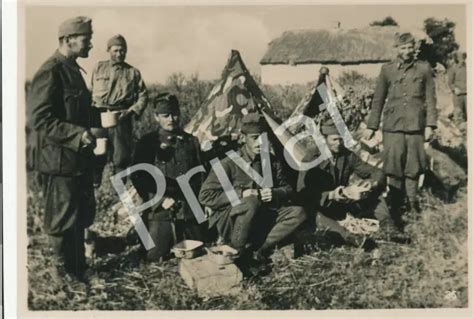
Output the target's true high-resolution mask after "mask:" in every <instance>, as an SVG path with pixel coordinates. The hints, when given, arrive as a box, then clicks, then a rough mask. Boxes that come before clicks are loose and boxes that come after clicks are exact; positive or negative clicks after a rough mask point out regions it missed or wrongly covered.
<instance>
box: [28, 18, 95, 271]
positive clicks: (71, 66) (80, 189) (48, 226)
mask: <svg viewBox="0 0 474 319" xmlns="http://www.w3.org/2000/svg"><path fill="white" fill-rule="evenodd" d="M77 19H79V18H76V19H75V20H74V19H73V20H72V21H73V22H74V23H76V24H77V23H79V24H80V25H81V26H82V27H83V24H88V25H89V27H88V28H86V29H87V30H89V29H90V30H91V26H90V20H85V21H82V20H80V21H79V22H78V21H77ZM84 19H85V18H84ZM87 21H88V22H87ZM74 30H75V29H74V28H73V31H74ZM90 32H92V31H90ZM90 106H91V97H90V93H89V90H88V89H87V86H86V84H85V82H84V79H83V77H82V75H81V70H80V67H79V65H78V64H77V63H76V62H75V60H74V59H71V58H67V57H65V56H64V55H62V54H61V53H60V52H59V51H57V52H55V53H54V54H53V55H52V56H51V57H50V58H49V59H48V60H47V61H46V62H45V63H44V64H43V65H42V66H41V67H40V69H39V70H38V72H37V73H36V74H35V76H34V78H33V80H32V83H31V90H30V92H29V97H28V119H29V121H30V127H32V128H33V129H34V131H33V134H34V135H35V138H34V140H35V147H34V148H35V152H34V159H33V161H34V168H35V170H36V171H37V172H39V173H40V174H41V177H42V178H41V181H42V187H43V194H44V197H45V204H46V205H45V215H44V230H45V232H46V233H47V234H48V235H49V239H50V242H51V245H52V248H53V252H54V255H55V257H56V261H57V262H58V264H63V263H64V264H65V266H66V269H67V270H68V271H70V272H72V273H75V274H76V275H81V273H82V272H83V270H84V267H85V258H84V229H85V228H86V227H88V226H90V225H91V224H92V222H93V220H94V215H95V198H94V190H93V187H92V167H93V165H92V164H93V153H92V149H91V148H90V147H89V148H83V147H82V144H81V137H82V135H83V134H84V132H85V131H86V130H88V129H89V128H90V127H91V125H94V123H97V122H98V120H99V115H98V112H97V111H96V110H95V109H93V108H91V107H90Z"/></svg>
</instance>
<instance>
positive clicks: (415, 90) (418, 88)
mask: <svg viewBox="0 0 474 319" xmlns="http://www.w3.org/2000/svg"><path fill="white" fill-rule="evenodd" d="M424 87H425V82H424V79H423V77H422V76H417V77H414V78H413V80H412V83H411V85H410V95H411V96H413V97H421V96H423V95H424V94H423V92H424Z"/></svg>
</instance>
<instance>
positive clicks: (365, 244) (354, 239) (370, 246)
mask: <svg viewBox="0 0 474 319" xmlns="http://www.w3.org/2000/svg"><path fill="white" fill-rule="evenodd" d="M343 238H344V241H345V243H346V244H347V245H349V246H353V247H356V248H362V249H364V250H365V251H372V250H374V249H375V248H377V243H376V242H375V241H374V240H373V239H372V238H370V237H367V236H365V235H362V234H354V233H350V232H349V233H348V234H345V235H344V236H343Z"/></svg>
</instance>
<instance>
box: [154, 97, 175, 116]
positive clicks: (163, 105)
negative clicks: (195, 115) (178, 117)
mask: <svg viewBox="0 0 474 319" xmlns="http://www.w3.org/2000/svg"><path fill="white" fill-rule="evenodd" d="M155 113H158V114H170V113H174V114H176V113H179V102H178V98H177V97H176V96H175V95H173V94H171V93H168V92H166V93H161V94H159V95H158V96H157V97H156V98H155Z"/></svg>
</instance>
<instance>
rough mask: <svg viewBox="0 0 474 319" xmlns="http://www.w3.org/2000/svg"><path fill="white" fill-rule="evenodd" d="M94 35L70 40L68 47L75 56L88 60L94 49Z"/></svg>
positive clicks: (80, 36)
mask: <svg viewBox="0 0 474 319" xmlns="http://www.w3.org/2000/svg"><path fill="white" fill-rule="evenodd" d="M91 40H92V34H80V35H75V36H71V37H69V38H68V46H69V48H70V50H71V51H72V52H73V53H74V55H76V56H78V57H81V58H87V57H88V56H89V51H90V50H91V49H92V43H91Z"/></svg>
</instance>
